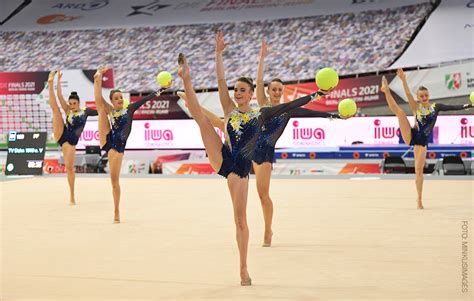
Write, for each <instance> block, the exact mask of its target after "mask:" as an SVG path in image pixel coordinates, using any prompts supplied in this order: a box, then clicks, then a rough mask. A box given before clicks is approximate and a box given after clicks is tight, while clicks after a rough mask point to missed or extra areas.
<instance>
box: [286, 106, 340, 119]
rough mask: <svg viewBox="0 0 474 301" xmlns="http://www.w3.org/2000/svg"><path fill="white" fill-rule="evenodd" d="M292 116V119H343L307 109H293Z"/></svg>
mask: <svg viewBox="0 0 474 301" xmlns="http://www.w3.org/2000/svg"><path fill="white" fill-rule="evenodd" d="M290 114H291V117H296V118H298V117H302V118H305V117H316V118H337V119H340V118H341V117H340V116H339V114H334V113H328V112H320V111H314V110H310V109H305V108H296V109H293V110H292V111H291V113H290Z"/></svg>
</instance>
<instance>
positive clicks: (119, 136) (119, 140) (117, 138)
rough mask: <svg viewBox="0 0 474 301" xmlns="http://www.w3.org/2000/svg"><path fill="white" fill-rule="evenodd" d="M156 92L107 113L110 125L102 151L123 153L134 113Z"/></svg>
mask: <svg viewBox="0 0 474 301" xmlns="http://www.w3.org/2000/svg"><path fill="white" fill-rule="evenodd" d="M155 96H156V92H153V93H151V94H148V95H147V96H145V97H144V98H142V99H140V100H139V101H136V102H134V103H131V104H124V106H123V108H122V109H120V110H115V109H112V110H111V112H110V113H109V121H110V124H111V128H110V132H109V133H108V134H107V138H106V139H107V141H106V143H105V145H104V146H103V147H102V150H103V151H105V152H108V151H109V150H111V149H114V150H116V151H117V152H119V153H123V152H124V151H125V145H126V144H127V139H128V136H129V135H130V132H131V131H132V120H133V114H134V113H135V111H136V110H137V109H138V108H140V107H141V106H142V105H144V104H145V102H147V101H149V100H151V99H153V98H154V97H155Z"/></svg>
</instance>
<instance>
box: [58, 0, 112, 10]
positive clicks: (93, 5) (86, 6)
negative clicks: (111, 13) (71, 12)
mask: <svg viewBox="0 0 474 301" xmlns="http://www.w3.org/2000/svg"><path fill="white" fill-rule="evenodd" d="M108 4H109V0H94V1H87V2H84V1H83V2H72V3H71V1H68V2H60V3H57V4H55V5H53V6H52V7H51V8H56V9H80V10H84V11H88V10H96V9H101V8H103V7H105V6H107V5H108Z"/></svg>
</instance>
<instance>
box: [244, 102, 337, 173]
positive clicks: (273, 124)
mask: <svg viewBox="0 0 474 301" xmlns="http://www.w3.org/2000/svg"><path fill="white" fill-rule="evenodd" d="M295 117H319V118H340V117H339V115H338V114H332V113H326V112H319V111H313V110H309V109H305V108H296V109H293V110H291V111H288V112H285V113H283V114H280V115H276V116H274V117H272V118H270V119H268V120H267V121H265V122H264V123H263V126H262V130H261V132H260V135H259V136H258V138H257V143H256V146H255V153H254V156H253V161H254V162H255V163H257V164H258V165H260V164H262V163H265V162H268V163H273V161H274V157H275V145H276V143H277V141H278V139H279V138H280V137H281V135H282V134H283V132H284V130H285V127H286V125H287V124H288V122H289V121H290V119H291V118H295Z"/></svg>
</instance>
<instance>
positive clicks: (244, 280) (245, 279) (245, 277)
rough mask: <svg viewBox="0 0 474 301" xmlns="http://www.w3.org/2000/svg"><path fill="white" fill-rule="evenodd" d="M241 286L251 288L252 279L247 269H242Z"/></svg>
mask: <svg viewBox="0 0 474 301" xmlns="http://www.w3.org/2000/svg"><path fill="white" fill-rule="evenodd" d="M240 285H241V286H251V285H252V279H251V278H250V275H249V272H248V271H247V268H241V269H240Z"/></svg>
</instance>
